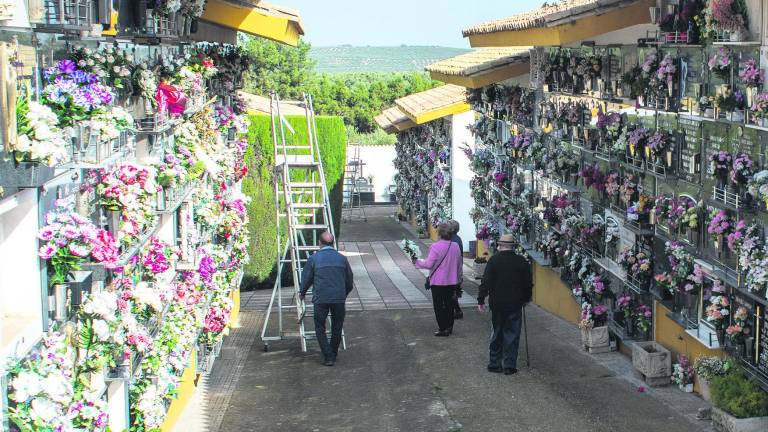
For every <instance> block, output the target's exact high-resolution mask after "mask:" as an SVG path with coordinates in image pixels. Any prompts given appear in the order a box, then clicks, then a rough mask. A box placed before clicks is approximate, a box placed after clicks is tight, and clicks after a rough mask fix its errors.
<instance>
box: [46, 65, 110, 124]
mask: <svg viewBox="0 0 768 432" xmlns="http://www.w3.org/2000/svg"><path fill="white" fill-rule="evenodd" d="M43 79H44V82H45V87H44V88H43V92H42V95H41V98H42V101H43V103H44V104H45V105H47V106H49V107H50V108H51V109H52V110H53V112H55V113H56V116H57V117H58V118H59V124H60V125H61V126H63V127H66V126H72V125H74V124H76V123H77V122H79V121H83V120H88V119H89V118H91V116H93V115H94V114H98V113H100V112H103V111H104V110H105V109H106V107H107V106H108V105H109V104H110V103H111V102H112V100H113V99H114V95H113V94H112V90H111V89H110V88H109V87H107V86H105V85H103V84H101V82H100V81H99V77H98V76H97V75H95V74H92V73H88V72H85V71H83V70H82V69H79V68H78V67H77V64H76V63H75V62H74V61H72V60H60V61H59V62H58V63H57V64H56V65H55V66H52V67H50V68H48V69H46V70H45V72H44V73H43Z"/></svg>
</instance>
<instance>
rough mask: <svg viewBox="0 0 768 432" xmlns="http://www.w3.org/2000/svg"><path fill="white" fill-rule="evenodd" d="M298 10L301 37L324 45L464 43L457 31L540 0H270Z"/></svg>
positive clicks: (534, 4)
mask: <svg viewBox="0 0 768 432" xmlns="http://www.w3.org/2000/svg"><path fill="white" fill-rule="evenodd" d="M272 1H273V3H276V4H279V5H282V6H287V7H291V8H294V9H298V10H299V12H300V13H301V17H302V20H303V21H304V25H305V27H306V32H307V35H306V36H305V39H306V40H307V41H309V42H310V43H311V44H312V45H315V46H329V45H342V44H349V45H362V46H366V45H371V46H395V45H401V44H405V45H440V46H449V47H458V48H466V47H469V42H468V41H467V40H466V39H464V38H463V37H462V36H461V30H462V29H463V28H465V27H469V26H471V25H473V24H477V23H480V22H482V21H486V20H489V19H496V18H501V17H505V16H509V15H513V14H515V13H518V12H524V11H527V10H530V9H534V8H537V7H539V6H541V4H542V3H544V0H507V1H504V0H386V1H382V0H272Z"/></svg>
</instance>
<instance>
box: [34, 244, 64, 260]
mask: <svg viewBox="0 0 768 432" xmlns="http://www.w3.org/2000/svg"><path fill="white" fill-rule="evenodd" d="M58 251H59V250H58V249H57V248H55V247H54V246H53V245H51V244H47V245H45V246H43V247H41V248H40V251H39V252H38V253H37V254H38V255H39V256H40V258H42V259H44V260H47V259H51V258H53V256H54V255H56V252H58Z"/></svg>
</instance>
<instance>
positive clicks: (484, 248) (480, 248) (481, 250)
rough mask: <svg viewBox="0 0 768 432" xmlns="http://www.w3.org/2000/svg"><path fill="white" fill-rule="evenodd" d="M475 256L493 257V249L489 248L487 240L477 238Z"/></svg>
mask: <svg viewBox="0 0 768 432" xmlns="http://www.w3.org/2000/svg"><path fill="white" fill-rule="evenodd" d="M475 256H476V257H481V256H486V257H488V258H489V259H490V258H491V251H490V250H489V249H488V245H487V244H485V240H477V246H475Z"/></svg>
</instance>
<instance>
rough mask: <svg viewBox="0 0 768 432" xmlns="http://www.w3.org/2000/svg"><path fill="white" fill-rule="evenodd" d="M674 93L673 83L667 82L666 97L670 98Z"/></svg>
mask: <svg viewBox="0 0 768 432" xmlns="http://www.w3.org/2000/svg"><path fill="white" fill-rule="evenodd" d="M674 92H675V83H674V82H673V81H667V95H668V96H669V97H672V95H673V94H674Z"/></svg>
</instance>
